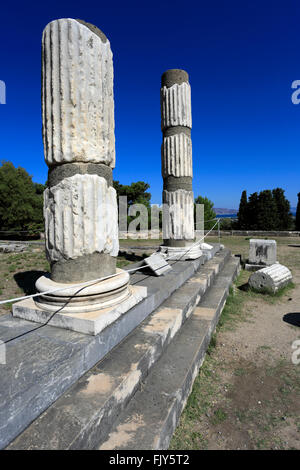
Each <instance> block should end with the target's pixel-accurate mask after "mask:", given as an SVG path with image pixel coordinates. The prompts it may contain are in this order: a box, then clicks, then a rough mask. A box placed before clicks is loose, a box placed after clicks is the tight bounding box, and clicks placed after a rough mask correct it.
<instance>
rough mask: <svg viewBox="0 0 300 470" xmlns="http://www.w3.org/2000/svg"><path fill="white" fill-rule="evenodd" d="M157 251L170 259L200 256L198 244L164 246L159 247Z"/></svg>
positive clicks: (182, 259)
mask: <svg viewBox="0 0 300 470" xmlns="http://www.w3.org/2000/svg"><path fill="white" fill-rule="evenodd" d="M158 251H159V253H161V254H162V255H164V256H165V257H166V258H170V261H172V260H174V261H176V260H180V261H185V260H191V259H197V258H200V256H202V251H201V250H200V247H199V245H195V246H190V247H189V246H176V247H174V246H164V245H161V246H160V247H159V250H158Z"/></svg>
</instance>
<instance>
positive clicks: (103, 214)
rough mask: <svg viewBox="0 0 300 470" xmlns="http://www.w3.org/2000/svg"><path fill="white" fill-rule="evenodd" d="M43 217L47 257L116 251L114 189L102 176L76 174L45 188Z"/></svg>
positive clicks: (53, 259)
mask: <svg viewBox="0 0 300 470" xmlns="http://www.w3.org/2000/svg"><path fill="white" fill-rule="evenodd" d="M44 217H45V233H46V253H47V257H48V259H49V260H50V261H59V260H62V259H74V258H77V257H79V256H83V255H88V254H92V253H96V252H98V253H102V252H103V253H109V254H110V255H111V256H117V255H118V251H119V240H118V209H117V199H116V191H115V189H114V188H113V187H111V186H110V187H108V185H107V182H106V180H105V178H102V177H100V176H97V175H80V174H77V175H74V176H71V177H68V178H65V179H63V180H62V181H61V182H60V183H59V184H57V185H56V186H52V187H51V188H47V189H46V190H45V192H44Z"/></svg>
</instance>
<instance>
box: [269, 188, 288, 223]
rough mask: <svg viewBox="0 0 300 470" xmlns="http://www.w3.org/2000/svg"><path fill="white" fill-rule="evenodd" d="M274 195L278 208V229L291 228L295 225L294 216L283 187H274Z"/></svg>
mask: <svg viewBox="0 0 300 470" xmlns="http://www.w3.org/2000/svg"><path fill="white" fill-rule="evenodd" d="M272 195H273V198H274V201H275V204H276V208H277V226H276V230H289V229H291V228H292V227H293V216H292V214H291V212H290V211H291V206H290V201H288V200H287V199H286V197H285V195H284V190H283V189H282V188H276V189H273V191H272Z"/></svg>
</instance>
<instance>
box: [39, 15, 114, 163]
mask: <svg viewBox="0 0 300 470" xmlns="http://www.w3.org/2000/svg"><path fill="white" fill-rule="evenodd" d="M98 31H99V30H98ZM42 57H43V63H42V115H43V140H44V152H45V159H46V163H47V165H49V166H52V165H56V164H61V163H70V162H94V163H105V164H106V165H108V166H110V167H112V168H114V166H115V137H114V99H113V64H112V52H111V49H110V43H109V41H108V40H107V39H106V41H105V42H103V38H101V37H100V35H99V34H96V33H95V32H93V31H92V30H91V28H90V26H86V25H84V24H82V23H80V22H78V21H76V20H74V19H70V18H63V19H59V20H55V21H52V22H51V23H49V24H48V25H47V26H46V28H45V29H44V32H43V40H42Z"/></svg>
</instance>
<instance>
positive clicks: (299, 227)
mask: <svg viewBox="0 0 300 470" xmlns="http://www.w3.org/2000/svg"><path fill="white" fill-rule="evenodd" d="M296 230H300V193H298V204H297V211H296Z"/></svg>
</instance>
